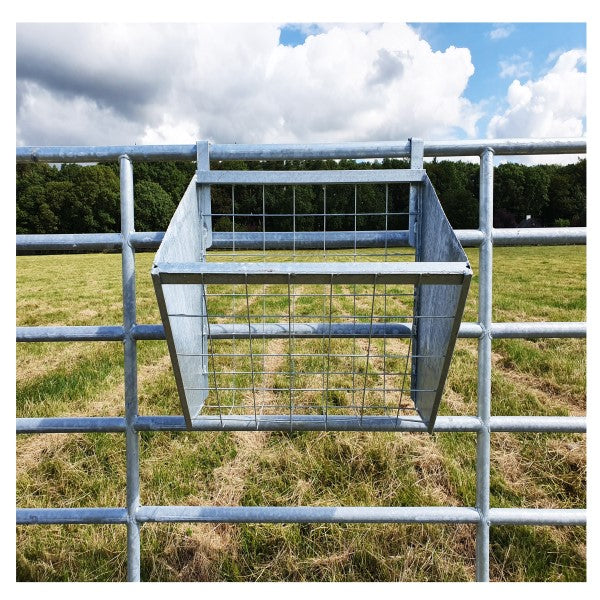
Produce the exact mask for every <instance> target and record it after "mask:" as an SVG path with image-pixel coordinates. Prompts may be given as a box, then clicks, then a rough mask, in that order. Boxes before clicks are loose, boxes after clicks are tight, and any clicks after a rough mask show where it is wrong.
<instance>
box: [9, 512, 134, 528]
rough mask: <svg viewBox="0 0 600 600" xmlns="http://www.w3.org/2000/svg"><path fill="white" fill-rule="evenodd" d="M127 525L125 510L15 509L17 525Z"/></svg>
mask: <svg viewBox="0 0 600 600" xmlns="http://www.w3.org/2000/svg"><path fill="white" fill-rule="evenodd" d="M74 523H82V524H86V523H99V524H104V525H112V524H119V523H128V513H127V509H126V508H17V525H52V524H64V525H70V524H74Z"/></svg>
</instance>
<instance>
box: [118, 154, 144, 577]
mask: <svg viewBox="0 0 600 600" xmlns="http://www.w3.org/2000/svg"><path fill="white" fill-rule="evenodd" d="M119 168H120V188H121V235H122V236H123V246H122V254H121V264H122V276H123V330H124V338H123V343H124V353H125V355H124V370H125V421H126V427H127V428H126V433H125V446H126V450H125V451H126V456H127V459H126V460H127V517H128V521H127V581H139V580H140V524H139V522H138V521H137V518H136V513H137V509H138V508H139V505H140V463H139V438H138V433H137V432H136V430H135V429H134V423H135V420H136V418H137V416H138V390H137V346H136V340H135V339H134V337H133V335H132V331H133V327H134V326H135V320H136V306H135V250H134V248H133V246H132V245H131V239H130V238H131V234H132V233H133V231H134V216H133V214H134V213H133V211H134V208H133V168H132V164H131V160H130V159H129V157H128V156H127V155H122V156H120V157H119Z"/></svg>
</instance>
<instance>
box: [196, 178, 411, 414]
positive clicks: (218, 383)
mask: <svg viewBox="0 0 600 600" xmlns="http://www.w3.org/2000/svg"><path fill="white" fill-rule="evenodd" d="M390 187H391V190H390ZM215 188H216V189H215ZM215 188H213V190H214V191H213V209H214V207H215V204H214V203H216V204H217V206H221V207H223V209H225V212H213V213H212V215H211V216H212V219H213V223H216V224H217V228H216V230H218V228H221V229H225V228H227V227H228V226H229V225H230V226H231V234H232V244H231V249H230V250H225V251H209V252H208V254H207V260H209V261H212V260H214V261H216V260H218V261H228V260H230V261H235V262H238V261H240V260H244V261H259V260H262V261H285V260H291V261H294V262H296V261H301V262H305V261H311V262H312V261H358V260H360V261H380V260H383V261H389V260H414V250H413V249H412V248H407V247H403V248H398V247H396V248H394V247H390V246H389V245H388V243H387V241H388V238H387V236H384V244H383V247H380V248H364V247H361V246H362V244H364V241H363V238H362V237H361V239H360V241H359V232H361V233H362V232H364V231H380V232H384V233H387V231H388V230H390V229H391V228H395V229H397V230H401V229H405V228H406V227H407V225H408V215H409V206H408V194H407V193H406V192H407V190H406V188H405V187H402V186H390V185H389V184H384V185H366V186H365V185H363V186H359V185H354V186H343V185H342V186H335V187H331V186H284V187H283V188H281V187H280V188H277V187H268V188H267V187H266V186H264V185H263V186H260V187H258V186H231V187H229V188H226V187H224V186H221V187H220V188H219V187H218V186H215ZM227 192H229V194H227ZM328 199H329V201H328ZM248 207H252V209H254V210H250V212H247V211H248V210H249V208H248ZM256 207H259V208H260V209H261V211H260V214H258V215H257V214H256V212H255V209H256ZM236 225H237V229H236ZM248 231H250V232H252V231H254V232H256V233H257V234H258V235H259V236H261V237H262V248H261V249H260V250H254V251H248V250H246V248H247V244H246V245H245V244H244V243H243V241H241V240H238V239H236V238H238V237H239V234H240V233H241V232H243V233H247V232H248ZM271 231H275V232H290V233H291V238H290V236H289V235H288V236H287V243H288V245H289V248H288V249H287V250H270V249H268V246H267V232H271ZM331 231H344V236H345V242H339V241H338V242H337V244H336V245H335V246H336V247H332V244H331V242H330V240H329V238H328V236H327V234H328V232H331ZM304 232H319V233H321V232H322V234H323V237H322V246H321V247H320V248H318V249H317V248H316V247H314V248H313V249H312V250H309V249H306V245H307V243H306V241H304V240H303V239H302V233H304ZM245 237H246V239H251V238H249V236H245ZM260 241H261V240H260V239H259V243H260ZM269 241H270V240H269ZM290 241H291V244H290V243H289V242H290ZM320 241H321V240H318V237H317V236H314V235H313V238H312V245H314V246H316V245H317V244H318V243H319V242H320ZM236 242H237V244H236ZM319 245H321V244H319ZM240 246H241V248H240ZM204 293H205V306H206V307H207V314H206V315H205V316H206V318H207V322H208V331H209V339H210V342H209V348H208V357H209V358H208V369H209V376H208V386H207V387H208V389H207V391H208V396H207V401H206V404H205V406H204V410H203V412H204V414H206V415H211V414H214V415H218V416H219V417H220V418H228V417H230V416H231V415H238V414H247V415H254V416H255V417H259V416H262V415H264V414H281V415H286V414H288V415H289V416H290V418H292V417H294V416H295V417H298V416H300V417H301V416H302V415H324V416H325V418H326V419H327V417H328V416H329V415H355V416H357V417H359V418H360V417H362V416H363V415H371V414H385V415H396V416H400V415H401V414H406V413H414V412H415V409H414V405H413V403H412V401H411V397H410V368H411V362H410V352H411V340H410V338H408V339H397V338H396V339H394V340H388V336H387V335H385V334H384V335H383V337H377V338H375V337H374V336H373V327H372V325H375V326H376V325H377V324H381V323H384V324H387V323H392V322H403V323H406V324H408V325H409V326H411V324H412V313H413V301H414V289H413V288H412V287H410V286H404V287H402V286H394V287H393V289H392V288H390V289H388V286H387V285H386V284H384V285H373V286H365V285H356V284H354V285H346V286H343V285H337V286H336V285H331V284H329V285H327V284H324V285H322V286H311V285H303V286H298V285H294V284H289V283H288V285H287V286H286V285H279V286H277V285H267V284H263V285H262V286H260V285H250V286H249V285H248V284H247V282H246V283H245V284H244V285H231V286H225V287H224V286H220V287H219V286H215V287H214V289H213V286H205V292H204ZM388 302H389V306H390V307H393V311H392V313H391V314H388ZM218 323H230V324H232V325H234V327H235V326H236V325H240V326H241V327H242V328H244V327H246V326H247V328H248V332H249V336H248V339H239V338H236V337H233V339H231V340H215V339H212V336H211V334H210V328H211V324H212V325H214V324H218ZM279 323H286V324H287V328H288V335H287V337H284V338H278V339H267V338H266V337H265V335H264V332H265V326H266V325H267V324H279ZM340 324H341V325H344V324H347V325H349V324H352V325H356V324H362V325H368V329H367V328H365V327H363V332H364V333H363V335H364V336H365V337H358V336H357V335H352V336H351V337H334V336H335V335H336V334H335V328H334V326H335V325H340ZM261 325H262V327H261ZM306 325H314V326H317V327H313V330H314V331H320V332H321V333H320V335H319V334H318V333H315V334H314V335H315V336H316V337H311V338H308V339H306V338H302V337H298V336H297V334H298V333H301V334H302V332H303V331H304V332H305V331H306V329H307V327H306ZM213 328H214V327H213ZM252 331H254V332H255V337H253V335H252V333H251V332H252ZM338 331H339V328H338ZM256 333H258V334H259V335H258V336H257V335H256ZM332 333H333V335H332ZM260 334H262V335H260ZM392 345H393V347H392ZM290 423H291V421H290Z"/></svg>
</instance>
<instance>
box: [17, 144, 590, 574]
mask: <svg viewBox="0 0 600 600" xmlns="http://www.w3.org/2000/svg"><path fill="white" fill-rule="evenodd" d="M487 148H491V149H493V151H494V153H495V154H496V155H511V154H514V155H526V154H558V153H577V154H578V153H585V151H586V141H585V139H583V138H578V139H571V140H568V139H555V140H472V141H461V142H425V144H424V154H425V156H474V155H480V154H481V153H484V155H485V156H484V159H483V162H485V163H486V165H488V167H491V161H490V158H489V153H488V152H487V150H486V149H487ZM196 150H197V147H196V145H184V146H127V147H123V146H120V147H115V146H112V147H89V146H87V147H70V148H65V147H48V148H18V149H17V162H32V161H37V160H39V161H46V162H101V161H107V160H116V159H119V157H121V155H123V154H128V155H129V159H133V160H195V159H196ZM210 152H211V155H212V157H213V158H215V159H218V160H232V159H247V160H260V159H278V158H279V159H287V158H292V157H296V158H375V157H384V156H388V157H408V156H409V155H410V143H409V142H400V143H389V142H381V143H377V142H375V143H358V144H318V145H314V144H313V145H303V146H291V145H281V144H277V145H269V146H263V145H261V146H258V145H237V144H236V145H233V144H213V145H211V146H210ZM128 164H129V166H130V163H129V160H127V159H126V158H125V157H124V158H123V160H122V161H121V166H122V170H123V174H124V176H123V177H122V179H121V182H122V186H123V191H122V203H123V204H124V208H125V212H126V214H127V215H128V216H127V217H126V219H125V221H124V223H123V224H122V225H123V227H122V228H123V237H121V235H119V234H81V235H63V234H59V235H44V236H17V252H18V253H19V254H28V253H53V252H68V251H69V250H75V251H78V250H79V251H81V250H85V251H103V250H117V249H123V252H124V258H123V286H124V296H127V295H128V294H129V295H131V292H133V294H134V293H135V292H134V290H135V288H134V280H133V276H134V273H135V270H134V269H135V265H134V263H133V260H134V253H133V248H136V249H138V250H142V251H144V250H147V251H150V250H155V249H156V248H157V247H158V245H159V244H160V241H161V239H162V237H163V234H162V233H161V232H146V233H136V232H133V197H132V195H131V194H130V193H129V191H128V190H129V185H130V183H129V181H130V179H129V175H128ZM488 167H486V177H491V168H488ZM485 189H488V190H489V179H488V180H485V181H484V180H482V196H483V199H482V208H483V209H484V210H483V219H484V221H482V224H481V226H480V227H481V229H480V230H469V231H458V232H457V236H458V238H459V240H460V241H461V242H462V243H463V245H465V246H481V245H483V249H482V250H481V253H482V254H481V258H482V263H483V266H482V265H480V268H481V269H482V272H483V277H482V279H481V280H480V294H483V296H484V299H483V300H482V301H481V302H482V304H480V323H462V324H461V328H460V330H459V337H480V338H481V341H480V369H481V368H483V371H484V372H483V373H480V376H479V381H480V387H481V390H480V397H479V410H478V417H465V416H458V417H438V419H437V421H436V427H435V431H465V432H468V431H471V432H478V456H477V472H478V484H477V506H476V507H393V508H389V507H388V508H385V507H384V508H382V509H378V508H369V507H352V508H350V507H337V508H332V509H327V510H330V511H331V512H330V513H325V512H323V511H324V509H322V508H315V507H293V508H287V507H282V508H277V509H275V510H274V509H272V508H271V507H144V506H139V488H138V469H139V457H138V449H137V432H138V431H156V430H170V431H183V430H185V426H186V425H185V421H184V419H183V418H182V417H161V416H144V417H143V416H139V415H137V392H136V388H135V379H134V377H135V376H134V371H133V370H132V369H131V365H135V340H138V339H164V331H163V329H162V326H160V325H139V324H136V323H135V306H134V305H133V306H132V305H131V304H130V302H129V301H126V302H125V303H124V326H123V327H121V326H110V325H109V326H99V327H21V328H18V330H17V339H18V340H19V341H69V340H70V341H100V340H113V341H125V344H126V346H125V347H126V350H125V357H126V358H125V360H126V364H127V365H128V366H126V378H127V379H128V381H129V382H130V385H129V390H128V391H126V402H125V404H126V416H125V418H122V417H71V418H69V417H64V418H26V419H17V432H18V433H44V432H65V433H67V432H75V431H83V432H86V431H87V432H92V431H106V432H109V431H111V432H126V437H127V471H128V476H127V481H128V493H127V507H126V508H66V509H40V508H35V509H27V508H21V509H17V523H18V524H45V523H122V524H127V525H128V528H129V534H128V578H129V579H131V580H138V579H139V560H140V554H139V550H140V548H139V524H140V523H142V522H146V521H149V520H153V519H156V520H165V521H168V520H180V521H187V520H211V519H213V520H214V521H223V520H225V519H231V520H230V521H228V522H245V521H247V520H255V522H256V520H261V519H264V518H267V517H268V518H269V519H273V522H282V521H284V522H299V521H306V522H313V521H316V520H318V519H319V518H321V519H328V521H327V522H341V521H339V520H337V519H338V518H343V519H350V520H352V521H355V522H375V521H376V520H377V519H381V518H382V516H383V515H384V513H385V511H389V512H388V513H387V516H386V518H389V519H390V522H411V521H412V522H447V523H451V522H472V523H478V543H477V578H478V579H480V580H487V579H488V577H489V571H488V569H489V537H488V536H489V526H490V525H492V524H493V525H524V524H529V525H584V524H585V521H586V519H585V514H586V513H585V510H582V509H569V510H567V509H563V510H561V509H554V510H552V509H526V508H502V509H500V508H490V507H489V487H487V486H489V432H494V431H505V432H571V433H583V432H585V431H586V420H585V418H584V417H534V416H532V417H526V416H525V417H520V416H519V417H517V416H490V410H489V409H490V407H489V394H488V385H489V377H490V375H491V373H490V371H489V368H488V366H489V354H488V348H489V341H488V340H491V338H492V337H493V338H503V337H533V338H535V337H584V336H585V333H586V326H585V323H492V322H491V314H489V311H488V307H491V294H489V293H488V292H491V287H490V285H491V279H490V277H491V242H492V241H493V243H494V244H495V245H520V244H530V243H539V244H549V245H550V244H583V243H585V229H584V228H566V229H564V228H554V229H538V230H534V229H527V230H518V229H515V230H512V229H511V230H506V229H496V230H493V229H492V228H491V223H489V221H485V219H487V218H489V214H490V212H491V207H492V196H491V191H490V192H489V193H488V192H486V191H485ZM130 209H131V212H129V210H130ZM319 235H321V234H319ZM327 235H328V236H330V237H329V238H328V239H331V240H332V241H331V243H332V244H336V243H338V244H339V243H340V241H339V236H337V240H336V239H334V238H336V235H334V234H333V233H332V232H328V234H327ZM364 237H365V239H364V240H361V236H360V235H359V236H358V240H357V242H358V247H361V243H365V244H369V243H372V242H371V241H370V238H369V236H364ZM300 239H301V237H298V240H300ZM320 239H321V240H322V237H320ZM123 240H124V241H125V243H122V241H123ZM240 242H241V243H242V244H243V243H244V242H243V241H241V238H240ZM252 243H256V242H253V241H252V240H251V238H250V241H249V242H248V244H252ZM277 243H282V240H274V241H273V244H277ZM306 243H307V244H308V245H307V246H306V247H310V243H311V242H310V240H308V236H307V241H306ZM327 243H329V241H328V242H327ZM342 243H343V242H342ZM388 243H389V245H390V246H392V245H394V244H396V243H397V244H398V245H399V246H401V245H406V244H407V243H408V235H407V234H402V233H400V235H399V237H398V239H396V240H389V242H388ZM231 244H232V240H231V238H230V239H229V240H228V239H227V238H226V236H224V237H220V235H219V234H218V233H217V234H215V236H214V245H215V247H221V248H225V247H230V246H231ZM239 247H242V246H241V245H240V246H239ZM267 247H271V246H267ZM273 247H277V246H275V245H274V246H273ZM365 247H368V246H365ZM125 255H126V256H125ZM486 265H487V266H486ZM486 281H487V283H486ZM133 297H134V298H135V296H133ZM233 333H235V335H238V334H239V332H234V331H231V332H227V331H224V332H223V334H224V335H231V334H233ZM482 334H483V335H482ZM134 396H135V397H134ZM274 417H275V418H274V419H272V420H270V417H265V418H264V419H263V420H261V421H260V422H259V429H266V430H272V429H275V428H277V427H278V422H277V418H276V415H275V416H274ZM330 419H331V418H330ZM250 423H251V425H250ZM336 424H337V425H338V426H339V430H344V429H343V423H342V422H340V423H336V422H335V421H331V420H330V421H329V429H333V427H334V426H335V425H336ZM363 424H364V426H365V430H370V431H382V430H383V431H384V430H387V431H390V430H392V431H393V430H394V427H396V428H397V429H395V430H396V431H411V430H412V431H425V427H424V425H423V423H422V422H420V421H411V420H409V419H406V418H403V419H402V421H401V424H400V425H399V424H398V422H397V420H395V419H388V422H386V423H383V422H381V421H379V422H373V421H372V420H371V419H365V421H364V422H363ZM304 426H305V427H306V429H307V430H318V428H319V427H321V426H322V424H320V423H305V424H304ZM221 427H222V425H219V427H218V428H221ZM213 428H215V424H214V422H211V420H210V419H200V420H196V421H195V422H194V429H195V430H197V431H203V430H212V429H213ZM250 428H251V429H256V422H255V421H254V420H252V419H249V420H248V421H247V422H245V423H244V422H241V421H240V422H237V423H234V422H231V423H229V424H227V425H226V426H225V429H227V430H247V429H250ZM485 487H487V490H486V489H484V488H485ZM335 511H338V512H335ZM334 517H335V518H334ZM343 522H349V521H346V520H344V521H343Z"/></svg>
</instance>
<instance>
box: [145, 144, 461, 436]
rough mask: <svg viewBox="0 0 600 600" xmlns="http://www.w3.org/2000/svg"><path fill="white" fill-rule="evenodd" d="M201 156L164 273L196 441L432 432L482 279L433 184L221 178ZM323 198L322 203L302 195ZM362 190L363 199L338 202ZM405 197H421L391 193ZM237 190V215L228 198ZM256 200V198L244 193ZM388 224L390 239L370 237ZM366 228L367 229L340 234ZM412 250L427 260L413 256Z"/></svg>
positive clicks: (162, 298)
mask: <svg viewBox="0 0 600 600" xmlns="http://www.w3.org/2000/svg"><path fill="white" fill-rule="evenodd" d="M198 148H199V152H198V172H197V176H196V178H195V179H194V180H193V181H192V182H191V183H190V186H189V187H188V190H187V191H186V194H185V195H184V197H183V199H182V200H181V202H180V204H179V207H178V209H177V211H176V213H175V215H174V217H173V219H172V221H171V224H170V225H169V228H168V230H167V232H166V234H165V237H164V239H163V242H162V244H161V247H160V248H159V250H158V253H157V255H156V258H155V263H154V266H153V269H152V276H153V281H154V285H155V290H156V294H157V299H158V304H159V308H160V312H161V318H162V321H163V324H164V327H165V333H166V337H167V342H168V346H169V352H170V355H171V360H172V364H173V370H174V374H175V379H176V382H177V389H178V393H179V397H180V400H181V407H182V411H183V415H184V417H185V420H186V424H187V426H188V428H193V427H194V422H195V421H196V420H198V419H212V420H214V421H216V422H218V423H221V424H224V423H225V422H226V421H228V420H236V421H243V422H248V421H250V422H251V423H254V424H256V426H257V427H258V423H259V422H263V423H264V422H266V421H268V422H269V423H270V424H271V426H272V427H273V428H282V429H294V428H301V427H302V424H303V423H306V422H309V423H311V426H312V427H314V426H317V425H318V424H321V425H322V426H323V428H327V425H328V423H331V422H333V421H335V422H336V424H337V426H338V427H339V424H340V421H342V420H343V422H344V428H346V429H360V428H361V424H362V422H363V420H364V419H365V418H369V419H373V418H381V419H388V420H389V419H394V420H395V422H396V423H399V422H400V420H401V419H405V418H412V419H414V418H419V419H422V421H423V422H424V423H425V424H426V426H427V428H428V429H429V431H431V430H432V429H433V425H434V423H435V417H436V415H437V411H438V407H439V403H440V399H441V396H442V392H443V387H444V383H445V380H446V375H447V372H448V368H449V365H450V360H451V357H452V352H453V348H454V343H455V340H456V335H457V332H458V328H459V325H460V322H461V318H462V313H463V309H464V304H465V299H466V295H467V292H468V288H469V283H470V279H471V275H472V272H471V269H470V267H469V264H468V261H467V257H466V255H465V253H464V251H463V249H462V247H461V245H460V243H459V242H458V240H457V239H456V236H455V234H454V232H453V230H452V228H451V226H450V224H449V223H448V221H447V219H446V217H445V215H444V212H443V210H442V207H441V205H440V203H439V200H438V198H437V196H436V194H435V191H434V189H433V187H432V185H431V182H430V181H429V179H428V178H427V176H426V174H425V171H424V170H422V169H378V170H364V169H361V170H355V171H354V170H351V171H343V170H331V171H260V170H254V171H210V170H209V162H208V145H207V144H206V143H204V144H201V143H199V145H198ZM413 160H414V157H413ZM373 182H375V183H376V184H377V185H380V186H384V187H383V188H382V189H381V190H380V191H381V194H382V196H381V198H380V200H381V201H379V200H378V199H377V194H376V191H374V189H373V188H372V187H371V188H369V189H368V190H367V192H368V193H367V192H365V193H364V194H363V195H364V196H365V197H366V202H364V206H361V202H360V200H359V198H360V194H361V191H360V186H361V185H372V184H373ZM315 183H316V184H318V186H319V189H317V190H316V191H315V187H314V185H313V188H312V192H311V193H312V196H311V195H310V194H309V193H308V192H307V191H306V190H305V189H301V188H300V187H299V186H306V185H307V184H311V185H312V184H315ZM348 183H349V184H351V185H352V186H354V198H352V194H350V195H348V194H346V196H345V200H343V199H342V200H343V201H342V200H340V197H341V196H340V195H338V197H337V201H336V202H334V201H333V200H332V196H334V194H333V193H331V192H330V195H329V199H328V198H327V190H328V188H329V187H330V186H331V187H333V186H334V185H343V184H348ZM398 183H409V184H410V193H409V194H408V193H407V194H404V195H402V194H400V192H398V189H397V187H395V188H393V189H392V190H391V191H390V187H389V186H396V184H398ZM224 184H226V185H227V186H231V187H230V193H231V208H230V209H229V208H227V209H224V208H223V206H224V205H227V202H228V200H227V201H226V202H225V203H224V202H223V197H224V196H223V188H215V186H217V185H219V186H223V185H224ZM247 185H252V186H254V188H253V190H254V191H253V194H254V196H252V194H251V193H248V194H246V196H244V194H243V193H242V192H243V191H244V188H242V187H241V186H247ZM256 186H260V187H259V188H256ZM265 186H278V187H279V192H280V193H281V194H284V193H286V194H287V195H288V196H290V198H289V200H290V202H289V206H286V205H285V201H283V200H281V198H285V197H286V196H285V195H282V196H280V197H279V200H277V201H273V198H271V199H269V197H268V195H267V192H265ZM282 187H284V190H283V191H282V189H281V188H282ZM288 188H289V189H288ZM271 189H273V188H271ZM236 190H237V205H236ZM321 190H322V194H323V198H322V200H323V202H322V205H321V197H320V193H321ZM300 191H302V194H300ZM346 191H348V190H347V189H346ZM350 191H352V190H350ZM261 192H262V194H261ZM290 192H291V193H290ZM213 195H214V196H215V197H214V198H212V196H213ZM297 196H302V202H303V204H301V203H300V202H299V201H298V198H297ZM334 197H335V196H334ZM307 198H309V200H307ZM311 198H312V200H310V199H311ZM383 198H385V202H383ZM270 200H271V201H270ZM352 200H353V202H352ZM311 201H312V205H311V204H310V202H311ZM344 202H345V204H344ZM403 202H404V205H405V206H403V205H402V203H403ZM217 204H218V206H217ZM249 205H250V206H252V207H253V208H254V209H256V206H257V205H258V206H259V207H261V206H262V211H256V210H253V211H252V212H250V211H248V209H247V206H249ZM211 206H212V207H213V208H212V209H211ZM218 207H219V208H218ZM307 207H308V208H307ZM217 208H218V210H217ZM300 208H302V209H301V210H300ZM394 215H403V216H404V218H405V221H406V222H407V225H408V224H409V223H410V225H409V228H410V231H408V232H407V231H401V230H399V229H396V228H395V227H397V226H398V225H399V219H400V217H394ZM334 218H335V219H338V221H337V226H338V230H335V231H331V230H330V229H328V227H327V224H328V219H329V220H332V219H334ZM344 218H345V220H344ZM224 219H226V220H224ZM236 219H237V230H236ZM285 219H288V221H285ZM302 219H304V220H305V224H304V226H303V227H302V225H301V220H302ZM369 219H371V220H369ZM374 219H380V220H381V225H385V226H381V227H380V229H379V230H378V231H374V230H372V229H367V228H366V227H369V226H371V227H372V226H373V224H375V225H378V223H379V222H378V221H374ZM269 220H271V221H273V225H271V226H270V225H269ZM321 220H322V222H323V228H322V230H320V229H321V228H319V230H315V223H319V225H320V223H321ZM352 220H353V221H354V223H353V224H354V227H353V230H349V229H346V230H341V231H340V230H339V227H347V225H348V223H349V222H350V223H352ZM217 223H218V226H217V228H218V229H221V231H216V230H215V231H213V224H217ZM253 223H254V224H255V225H256V223H258V224H259V227H254V228H252V224H253ZM283 227H287V228H288V231H278V230H277V228H283ZM224 229H225V231H223V230H224ZM240 229H243V230H244V231H242V232H240ZM252 229H254V230H252ZM289 229H291V231H289ZM248 230H249V231H248ZM409 240H410V241H411V242H412V243H413V244H414V247H415V250H414V253H413V252H410V253H407V252H399V250H400V249H403V250H405V249H406V247H407V242H408V241H409ZM286 251H287V252H286ZM290 251H291V252H290Z"/></svg>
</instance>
